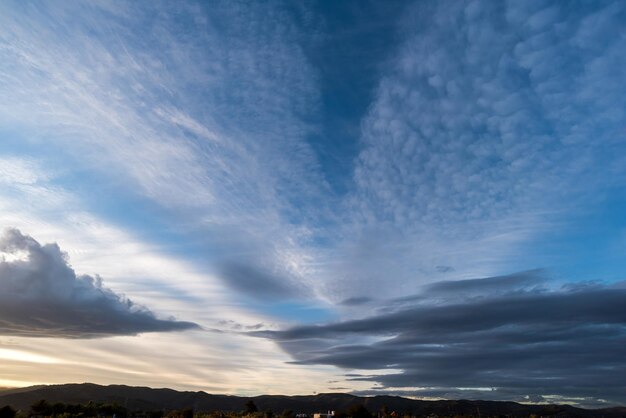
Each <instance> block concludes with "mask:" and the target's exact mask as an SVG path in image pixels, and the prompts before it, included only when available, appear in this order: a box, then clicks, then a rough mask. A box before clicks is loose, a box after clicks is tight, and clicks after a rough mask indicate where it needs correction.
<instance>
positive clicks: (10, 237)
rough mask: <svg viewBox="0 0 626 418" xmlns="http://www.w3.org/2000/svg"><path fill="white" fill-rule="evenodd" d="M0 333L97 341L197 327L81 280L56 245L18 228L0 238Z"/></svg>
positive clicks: (99, 284)
mask: <svg viewBox="0 0 626 418" xmlns="http://www.w3.org/2000/svg"><path fill="white" fill-rule="evenodd" d="M0 252H1V253H3V254H4V255H3V257H2V259H1V260H0V318H1V319H0V334H2V335H14V336H28V337H55V338H97V337H107V336H114V335H135V334H139V333H143V332H165V331H182V330H188V329H195V328H198V325H196V324H194V323H191V322H181V321H175V320H173V319H168V320H163V319H158V318H156V317H155V315H154V314H153V313H152V312H151V311H150V310H148V309H147V308H145V307H143V306H140V305H137V304H135V303H134V302H132V301H131V300H129V299H126V298H125V297H123V296H121V295H118V294H116V293H114V292H113V291H112V290H110V289H107V288H105V287H103V285H102V280H101V279H100V277H98V276H96V277H92V276H89V275H78V276H77V275H76V273H75V272H74V270H73V269H72V268H71V267H70V265H69V264H68V260H67V255H66V254H65V253H63V252H62V251H61V249H60V248H59V246H58V245H57V244H45V245H41V244H39V243H38V242H37V241H36V240H35V239H33V238H32V237H30V236H28V235H23V234H22V233H21V232H20V231H19V230H17V229H8V230H6V231H5V232H4V234H3V235H2V237H1V238H0Z"/></svg>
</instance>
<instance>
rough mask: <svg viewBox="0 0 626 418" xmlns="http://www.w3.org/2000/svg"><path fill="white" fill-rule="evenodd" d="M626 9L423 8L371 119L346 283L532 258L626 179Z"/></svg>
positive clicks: (419, 279)
mask: <svg viewBox="0 0 626 418" xmlns="http://www.w3.org/2000/svg"><path fill="white" fill-rule="evenodd" d="M625 15H626V8H625V7H624V4H623V3H622V2H616V1H607V2H594V3H586V4H584V5H582V4H572V3H564V2H560V3H558V4H555V3H554V2H544V1H536V2H522V3H520V2H515V1H511V2H498V3H490V2H481V1H465V2H458V1H416V2H413V3H412V4H411V5H409V7H407V9H406V11H405V13H404V17H405V18H404V21H403V25H402V30H400V31H399V36H400V37H401V38H402V39H403V40H402V42H400V43H399V44H398V45H397V48H396V51H395V52H394V53H392V54H390V59H389V64H388V65H386V66H385V67H384V71H383V72H382V74H381V77H380V82H379V84H378V87H377V88H376V91H375V93H374V100H373V102H372V103H371V105H370V107H369V111H368V113H367V114H366V115H365V116H364V117H363V120H362V124H361V128H362V132H361V142H360V150H359V154H358V156H357V157H356V158H355V165H354V175H353V180H354V187H353V188H352V190H351V193H350V194H351V196H350V200H348V203H347V206H348V207H349V210H347V211H346V212H347V213H348V216H347V217H346V222H345V224H347V225H350V227H349V228H348V231H346V232H345V233H344V236H347V237H349V242H346V245H345V247H344V248H340V250H339V251H336V253H340V254H342V255H343V256H344V258H345V260H346V261H345V263H344V264H343V265H340V267H341V269H340V270H339V274H341V275H342V276H343V277H346V278H347V280H341V281H337V282H336V283H334V284H333V290H334V293H338V294H340V295H341V298H345V297H349V296H351V295H349V294H348V292H350V289H353V288H355V287H356V285H355V282H359V291H360V292H361V293H364V294H366V295H369V296H371V295H378V296H380V293H381V292H382V293H384V294H386V296H387V297H392V296H394V295H393V293H394V292H395V293H396V295H395V296H399V295H402V294H406V293H407V292H412V290H411V287H412V284H414V285H420V284H423V283H424V282H428V281H432V280H433V277H437V276H436V275H435V274H433V273H441V274H442V277H443V278H446V279H447V278H449V277H450V276H451V275H452V274H454V275H455V276H457V277H465V278H467V277H477V276H491V275H496V274H501V273H502V272H505V271H511V267H510V266H511V265H514V266H515V267H513V269H523V268H527V267H525V266H524V265H523V264H522V263H521V262H520V260H521V259H522V258H521V257H520V254H522V253H523V254H528V253H531V252H532V250H531V249H530V247H531V246H532V245H533V244H532V243H535V242H539V241H540V242H544V243H545V242H546V241H549V240H551V239H553V238H554V235H551V234H552V233H554V232H558V231H559V230H560V228H562V227H563V224H564V223H566V222H565V220H566V219H567V217H568V216H575V215H576V214H577V213H579V211H584V210H585V209H586V208H588V207H590V206H592V205H593V204H594V203H596V202H598V201H599V200H600V201H601V200H602V199H605V198H607V196H611V194H610V192H611V190H612V188H613V187H623V185H624V178H626V177H625V176H624V174H625V173H624V167H626V164H624V154H623V152H620V150H622V149H623V148H624V146H625V141H626V136H625V135H624V120H626V110H625V109H626V107H625V106H624V97H625V94H626V87H625V85H624V83H623V82H621V81H622V80H624V79H625V78H626V73H625V71H626V70H624V69H625V68H626V58H625V56H624V54H623V53H620V52H619V51H623V50H624V48H626V37H624V33H623V21H624V16H625ZM599 167H602V169H600V168H599ZM569 225H570V224H568V225H567V226H569ZM346 241H348V240H346ZM542 256H544V257H552V259H554V258H557V256H555V255H554V254H552V253H551V254H549V255H542ZM527 261H528V258H526V259H525V262H527ZM551 261H552V260H551ZM551 261H549V262H547V263H546V262H545V261H543V262H541V263H536V264H542V265H544V264H551V265H553V263H552V262H551ZM532 264H535V263H532ZM439 266H453V267H454V269H455V271H454V273H453V272H452V271H446V270H447V269H445V268H444V269H441V268H440V267H439ZM353 277H354V278H355V280H351V279H352V278H353ZM381 283H385V285H384V286H382V285H381Z"/></svg>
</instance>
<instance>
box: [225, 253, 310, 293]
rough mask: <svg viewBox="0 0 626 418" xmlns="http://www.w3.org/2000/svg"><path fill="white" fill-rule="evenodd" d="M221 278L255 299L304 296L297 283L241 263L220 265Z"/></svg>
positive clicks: (302, 289) (304, 290) (304, 291)
mask: <svg viewBox="0 0 626 418" xmlns="http://www.w3.org/2000/svg"><path fill="white" fill-rule="evenodd" d="M220 272H221V276H222V277H223V278H224V279H225V281H226V283H227V284H228V285H229V286H231V287H232V288H234V289H235V290H237V291H239V292H241V293H243V294H246V295H249V296H253V297H255V298H278V299H280V300H284V299H285V298H287V299H289V298H296V297H298V296H300V297H301V296H303V295H304V294H306V289H305V288H303V287H302V286H299V285H298V283H297V282H294V281H291V280H289V278H287V277H282V276H281V275H279V274H272V273H268V272H266V271H263V270H261V269H259V268H255V267H253V266H250V265H247V264H245V263H242V262H225V263H222V264H221V269H220Z"/></svg>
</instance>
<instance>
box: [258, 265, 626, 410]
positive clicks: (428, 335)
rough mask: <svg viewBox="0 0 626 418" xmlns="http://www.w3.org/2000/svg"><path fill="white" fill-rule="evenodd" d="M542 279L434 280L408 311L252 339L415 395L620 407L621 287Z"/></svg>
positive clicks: (624, 353)
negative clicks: (550, 398) (552, 285)
mask: <svg viewBox="0 0 626 418" xmlns="http://www.w3.org/2000/svg"><path fill="white" fill-rule="evenodd" d="M540 277H541V276H540V274H539V273H538V272H536V271H532V272H525V273H518V274H515V275H511V276H502V277H492V278H485V279H476V280H464V281H459V282H442V283H439V284H435V285H430V286H426V287H425V288H424V293H423V294H422V295H421V296H422V298H421V299H417V298H416V299H414V303H413V305H412V306H410V307H409V306H407V305H406V303H403V304H399V305H398V308H397V309H396V310H395V311H392V312H383V313H381V314H379V315H374V316H370V317H366V318H364V319H358V320H350V321H345V322H337V323H330V324H326V325H309V326H299V327H293V328H290V329H286V330H283V331H261V332H258V333H255V335H257V336H262V337H266V338H270V339H272V340H274V341H276V342H278V344H280V345H281V347H282V348H283V349H284V350H286V351H287V352H288V353H290V354H291V355H292V357H293V358H294V362H295V363H298V364H325V365H334V366H338V367H342V368H345V369H360V370H380V369H393V370H401V372H399V373H392V374H384V375H377V374H376V373H375V372H374V373H373V375H372V376H362V377H358V376H355V377H353V379H354V380H365V381H372V382H378V383H379V384H381V385H382V387H383V388H387V389H392V388H404V387H426V388H430V389H429V391H430V392H432V393H430V392H428V393H426V392H420V393H415V392H414V393H413V394H414V395H421V396H439V395H437V394H444V395H445V396H446V397H456V398H459V397H465V398H467V397H472V396H474V395H475V397H476V398H485V397H488V398H490V399H496V398H498V399H518V400H523V399H526V400H529V399H531V398H532V399H539V397H541V396H546V395H557V396H562V397H564V398H563V399H566V398H567V399H573V398H586V400H585V401H584V403H585V404H586V405H591V404H594V403H597V402H602V401H600V400H599V399H605V400H609V401H610V402H614V403H624V402H626V395H624V393H626V383H625V381H624V379H623V376H625V375H626V363H625V362H624V358H626V289H624V288H615V287H607V286H602V285H599V284H587V285H580V286H564V287H561V288H558V289H549V288H548V287H547V286H544V285H542V283H541V279H540ZM479 290H480V291H481V292H482V293H481V296H480V297H477V296H476V295H478V294H479V293H480V292H478V291H479ZM431 293H432V296H433V298H431V297H430V296H431ZM462 295H465V296H462ZM387 308H388V309H389V306H387ZM391 309H393V307H391ZM373 338H375V340H376V342H372V340H373ZM458 388H474V389H476V388H495V389H497V391H496V392H497V393H496V392H493V391H490V393H489V394H487V395H485V392H484V391H483V390H474V391H473V392H472V391H471V390H470V391H468V390H459V389H458ZM492 392H493V393H492ZM581 402H582V401H581Z"/></svg>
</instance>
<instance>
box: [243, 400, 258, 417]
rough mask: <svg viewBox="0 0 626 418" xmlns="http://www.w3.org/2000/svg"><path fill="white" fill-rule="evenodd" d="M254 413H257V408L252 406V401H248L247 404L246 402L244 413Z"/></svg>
mask: <svg viewBox="0 0 626 418" xmlns="http://www.w3.org/2000/svg"><path fill="white" fill-rule="evenodd" d="M255 412H259V408H257V407H256V405H255V404H254V401H253V400H252V399H250V400H249V401H248V402H246V413H248V414H254V413H255Z"/></svg>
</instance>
